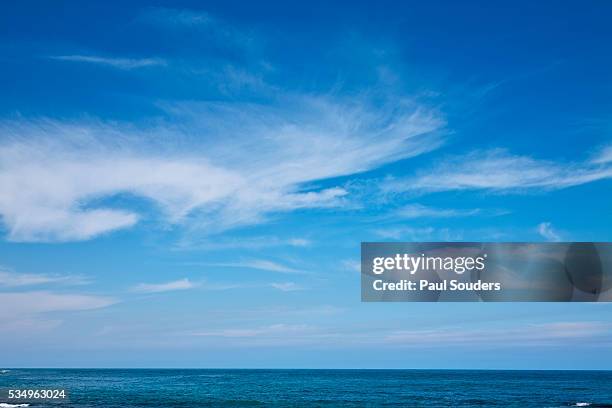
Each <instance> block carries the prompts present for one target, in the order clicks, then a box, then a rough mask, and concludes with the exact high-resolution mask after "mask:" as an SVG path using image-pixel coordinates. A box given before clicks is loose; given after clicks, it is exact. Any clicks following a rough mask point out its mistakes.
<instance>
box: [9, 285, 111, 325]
mask: <svg viewBox="0 0 612 408" xmlns="http://www.w3.org/2000/svg"><path fill="white" fill-rule="evenodd" d="M117 302H118V300H117V299H115V298H112V297H107V296H97V295H85V294H74V293H54V292H48V291H28V292H0V324H1V325H2V327H3V328H4V329H5V330H9V329H15V330H19V329H27V330H46V329H51V328H53V327H56V326H57V325H59V324H61V320H58V317H57V316H56V315H54V318H52V319H51V318H49V317H48V316H46V314H47V313H50V312H75V311H86V310H94V309H101V308H105V307H108V306H111V305H113V304H115V303H117Z"/></svg>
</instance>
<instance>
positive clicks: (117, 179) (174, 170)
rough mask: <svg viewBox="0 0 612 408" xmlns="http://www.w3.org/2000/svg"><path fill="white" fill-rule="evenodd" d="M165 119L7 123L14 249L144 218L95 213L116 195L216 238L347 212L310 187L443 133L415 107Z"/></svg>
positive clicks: (204, 107) (313, 102) (342, 106)
mask: <svg viewBox="0 0 612 408" xmlns="http://www.w3.org/2000/svg"><path fill="white" fill-rule="evenodd" d="M166 108H167V109H168V114H169V115H174V116H173V122H169V123H166V124H157V125H155V126H153V127H140V128H139V127H136V126H133V125H127V124H117V123H106V122H97V121H88V122H72V123H71V122H63V121H56V120H43V119H41V120H16V121H15V120H14V121H2V122H0V136H2V139H1V140H2V141H1V142H0V165H1V166H0V214H1V215H2V221H3V223H4V224H5V226H6V229H7V231H8V238H9V239H10V240H12V241H22V242H33V241H74V240H85V239H90V238H93V237H95V236H98V235H100V234H103V233H107V232H111V231H115V230H117V229H122V228H128V227H131V226H133V225H134V224H135V223H137V222H138V220H139V218H140V217H141V216H142V214H141V213H140V212H136V210H134V209H131V208H129V207H125V206H123V207H124V208H118V206H110V205H95V204H96V203H99V202H101V200H103V199H105V198H112V197H116V196H117V195H120V194H125V195H129V196H135V197H141V198H145V199H147V200H148V201H149V202H150V203H152V204H154V206H153V207H152V209H156V210H159V211H158V212H159V216H160V217H159V218H160V219H161V220H163V222H166V223H170V224H186V221H189V228H190V229H191V230H196V231H205V232H208V233H211V232H218V231H223V230H226V229H228V228H234V227H238V226H244V225H252V224H255V223H261V222H264V221H266V219H267V217H268V216H269V215H271V214H275V213H282V212H287V211H293V210H296V209H302V208H326V207H337V206H341V205H344V204H345V202H346V200H347V199H348V198H349V197H348V196H347V195H348V192H347V191H346V190H345V189H344V188H343V187H341V186H335V187H328V188H323V189H321V188H314V187H310V188H308V186H309V183H312V182H315V181H317V180H323V179H328V178H333V177H339V176H346V175H351V174H356V173H359V172H363V171H367V170H370V169H373V168H376V167H378V166H380V165H382V164H384V163H388V162H391V161H395V160H399V159H403V158H408V157H412V156H415V155H419V154H421V153H424V152H427V151H430V150H432V149H435V148H436V147H437V146H439V145H440V143H441V142H442V138H441V135H440V134H439V131H440V130H441V129H442V128H443V126H444V121H443V119H441V117H440V116H439V115H438V114H436V113H435V112H432V111H427V110H425V109H424V108H422V107H420V106H418V105H414V104H409V103H400V104H396V105H394V106H391V105H389V106H373V105H371V104H369V103H368V102H367V101H364V100H357V99H354V100H351V101H346V100H343V99H334V98H330V97H311V96H308V97H294V98H290V99H289V100H287V101H282V103H280V102H279V103H278V104H276V103H275V104H271V105H253V104H245V103H225V104H222V103H209V104H195V105H193V104H188V105H173V106H169V107H166ZM173 123H180V124H181V126H174V125H173ZM151 135H155V137H154V138H152V137H151ZM195 135H197V136H195ZM220 141H222V142H220ZM154 212H155V211H154ZM155 213H156V212H155ZM296 243H297V241H296Z"/></svg>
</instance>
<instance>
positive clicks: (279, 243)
mask: <svg viewBox="0 0 612 408" xmlns="http://www.w3.org/2000/svg"><path fill="white" fill-rule="evenodd" d="M215 238H216V239H214V240H211V239H195V238H193V237H186V238H185V239H183V240H181V241H180V242H179V243H178V244H177V245H176V246H175V249H177V250H198V251H217V250H225V249H237V248H242V249H263V248H271V247H283V246H287V247H296V248H304V247H308V246H310V245H312V241H311V240H309V239H306V238H279V237H275V236H267V235H263V236H256V237H241V238H222V237H215Z"/></svg>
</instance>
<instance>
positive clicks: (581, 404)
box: [574, 402, 591, 407]
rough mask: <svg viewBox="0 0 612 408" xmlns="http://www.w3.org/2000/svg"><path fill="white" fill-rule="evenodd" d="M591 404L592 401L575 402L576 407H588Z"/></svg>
mask: <svg viewBox="0 0 612 408" xmlns="http://www.w3.org/2000/svg"><path fill="white" fill-rule="evenodd" d="M590 405H591V403H590V402H577V403H575V404H574V406H575V407H588V406H590Z"/></svg>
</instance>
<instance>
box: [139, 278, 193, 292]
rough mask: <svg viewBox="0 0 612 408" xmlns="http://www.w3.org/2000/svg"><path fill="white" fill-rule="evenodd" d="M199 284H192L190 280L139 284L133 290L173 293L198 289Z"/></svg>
mask: <svg viewBox="0 0 612 408" xmlns="http://www.w3.org/2000/svg"><path fill="white" fill-rule="evenodd" d="M197 286H198V284H196V283H193V282H191V281H190V280H189V279H187V278H184V279H179V280H175V281H171V282H163V283H139V284H138V285H136V286H134V287H133V288H132V291H134V292H139V293H163V292H173V291H176V290H187V289H193V288H195V287H197Z"/></svg>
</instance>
